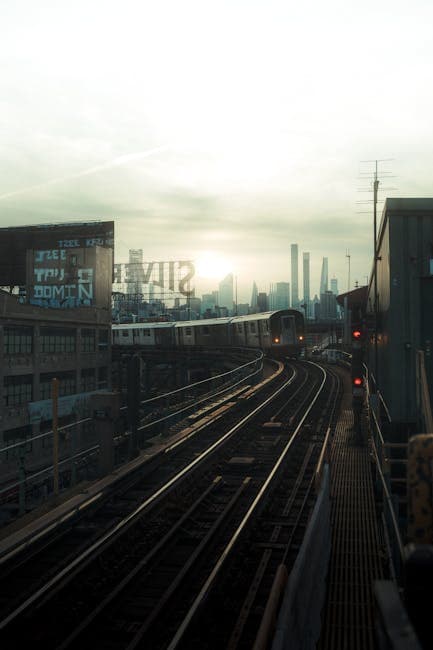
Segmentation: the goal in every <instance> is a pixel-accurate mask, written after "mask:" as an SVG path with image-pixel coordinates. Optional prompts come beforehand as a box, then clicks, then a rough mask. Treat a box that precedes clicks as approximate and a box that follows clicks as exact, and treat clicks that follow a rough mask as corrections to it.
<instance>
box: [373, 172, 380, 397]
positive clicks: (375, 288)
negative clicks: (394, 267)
mask: <svg viewBox="0 0 433 650" xmlns="http://www.w3.org/2000/svg"><path fill="white" fill-rule="evenodd" d="M378 188H379V181H378V179H377V160H376V168H375V172H374V186H373V207H374V213H373V228H374V264H373V269H374V282H373V291H374V302H373V305H374V380H375V384H374V385H375V393H377V391H378V387H379V370H378V349H377V330H378V327H377V320H378V319H377V307H378V305H377V191H378Z"/></svg>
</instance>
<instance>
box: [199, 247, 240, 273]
mask: <svg viewBox="0 0 433 650" xmlns="http://www.w3.org/2000/svg"><path fill="white" fill-rule="evenodd" d="M195 269H196V272H197V275H198V276H199V277H200V278H207V279H209V280H222V278H223V277H224V276H226V275H227V274H228V273H230V272H231V271H232V267H231V264H230V262H229V261H228V260H227V259H226V258H225V257H223V256H222V255H219V254H218V253H214V252H212V251H205V252H203V253H201V254H200V255H199V256H198V257H197V258H196V260H195Z"/></svg>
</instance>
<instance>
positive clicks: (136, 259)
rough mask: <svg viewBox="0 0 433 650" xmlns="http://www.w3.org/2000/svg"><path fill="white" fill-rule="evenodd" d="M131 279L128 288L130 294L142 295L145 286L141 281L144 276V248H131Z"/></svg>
mask: <svg viewBox="0 0 433 650" xmlns="http://www.w3.org/2000/svg"><path fill="white" fill-rule="evenodd" d="M129 265H130V266H129V278H130V285H129V287H128V293H133V294H136V295H138V294H142V293H143V284H142V282H141V281H140V278H141V277H142V275H143V271H142V269H143V249H142V248H131V249H130V250H129Z"/></svg>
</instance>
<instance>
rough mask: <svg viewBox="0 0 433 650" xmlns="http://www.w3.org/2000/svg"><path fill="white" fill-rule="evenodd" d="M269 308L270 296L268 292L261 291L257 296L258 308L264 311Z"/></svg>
mask: <svg viewBox="0 0 433 650" xmlns="http://www.w3.org/2000/svg"><path fill="white" fill-rule="evenodd" d="M268 309H269V303H268V296H267V294H266V293H264V292H263V293H259V295H258V296H257V310H258V311H259V312H262V311H268Z"/></svg>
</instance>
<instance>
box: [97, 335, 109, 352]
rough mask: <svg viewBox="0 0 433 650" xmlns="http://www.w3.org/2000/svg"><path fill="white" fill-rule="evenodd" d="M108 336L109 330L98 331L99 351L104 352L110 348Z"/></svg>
mask: <svg viewBox="0 0 433 650" xmlns="http://www.w3.org/2000/svg"><path fill="white" fill-rule="evenodd" d="M108 336H109V330H99V331H98V350H100V351H101V352H103V351H104V350H106V349H107V348H108Z"/></svg>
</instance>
